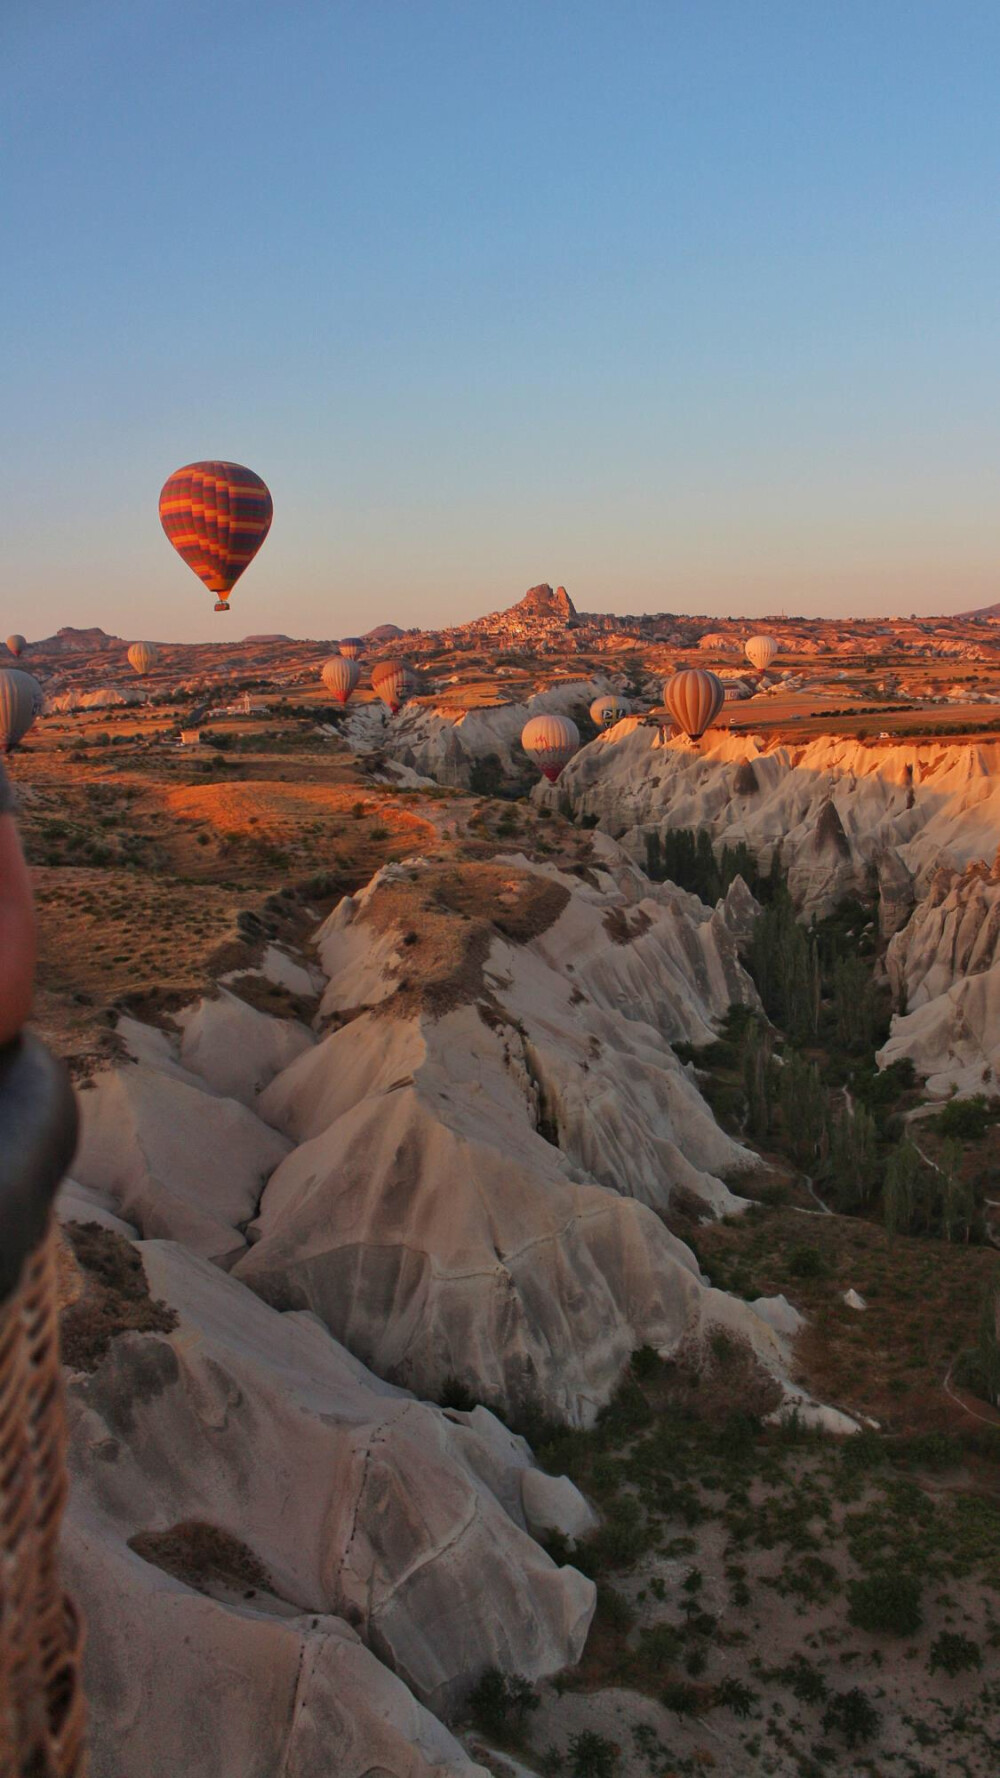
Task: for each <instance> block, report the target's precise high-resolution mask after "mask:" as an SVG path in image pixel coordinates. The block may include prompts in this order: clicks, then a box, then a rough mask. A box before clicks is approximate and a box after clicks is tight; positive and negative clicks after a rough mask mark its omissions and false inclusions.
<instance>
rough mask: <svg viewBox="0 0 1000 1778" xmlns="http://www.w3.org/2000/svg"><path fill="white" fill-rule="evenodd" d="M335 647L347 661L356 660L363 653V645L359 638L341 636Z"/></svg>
mask: <svg viewBox="0 0 1000 1778" xmlns="http://www.w3.org/2000/svg"><path fill="white" fill-rule="evenodd" d="M337 646H338V648H339V649H340V652H341V654H342V655H344V656H346V658H347V660H349V661H356V660H358V659H359V658H360V656H361V655H362V654H363V653H364V643H363V642H362V640H361V637H360V636H342V637H341V639H340V641H339V642H338V644H337Z"/></svg>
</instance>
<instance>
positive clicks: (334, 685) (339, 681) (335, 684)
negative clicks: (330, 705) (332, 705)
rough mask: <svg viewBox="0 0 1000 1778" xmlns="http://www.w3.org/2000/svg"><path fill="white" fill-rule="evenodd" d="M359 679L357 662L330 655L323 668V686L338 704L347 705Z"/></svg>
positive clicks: (341, 655) (340, 655)
mask: <svg viewBox="0 0 1000 1778" xmlns="http://www.w3.org/2000/svg"><path fill="white" fill-rule="evenodd" d="M360 678H361V668H360V667H359V666H358V663H357V661H350V660H348V658H347V656H346V655H343V654H335V655H331V657H330V659H329V660H328V661H327V662H326V665H325V666H324V668H323V673H322V679H323V684H324V685H325V686H326V689H327V691H328V692H329V693H330V696H331V697H332V698H336V700H337V703H338V704H346V703H347V700H348V698H349V697H350V695H351V693H352V691H353V690H354V687H355V686H356V685H357V683H358V680H359V679H360Z"/></svg>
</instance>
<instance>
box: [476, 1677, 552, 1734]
mask: <svg viewBox="0 0 1000 1778" xmlns="http://www.w3.org/2000/svg"><path fill="white" fill-rule="evenodd" d="M538 1704H539V1699H538V1696H537V1694H536V1692H535V1688H534V1686H533V1685H532V1684H531V1681H530V1680H528V1679H525V1678H524V1675H523V1674H521V1673H501V1671H500V1668H499V1667H487V1669H486V1671H485V1673H483V1674H482V1676H481V1677H480V1679H479V1680H478V1681H477V1683H476V1684H475V1686H474V1687H473V1689H472V1691H471V1692H470V1693H469V1714H470V1715H471V1717H472V1720H473V1722H474V1723H475V1725H476V1727H477V1729H481V1730H482V1732H483V1734H484V1735H511V1734H513V1735H519V1734H520V1733H521V1731H522V1729H523V1728H524V1723H525V1719H526V1717H527V1716H528V1714H529V1712H530V1711H532V1710H537V1709H538Z"/></svg>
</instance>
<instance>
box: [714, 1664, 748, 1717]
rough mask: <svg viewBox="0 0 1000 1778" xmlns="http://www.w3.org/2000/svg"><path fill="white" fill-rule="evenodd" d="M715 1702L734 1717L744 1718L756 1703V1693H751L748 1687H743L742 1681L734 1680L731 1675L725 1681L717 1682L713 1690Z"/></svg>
mask: <svg viewBox="0 0 1000 1778" xmlns="http://www.w3.org/2000/svg"><path fill="white" fill-rule="evenodd" d="M715 1702H716V1704H721V1705H723V1706H724V1707H725V1709H727V1710H731V1711H732V1712H733V1715H734V1716H739V1717H742V1718H745V1717H748V1716H749V1715H750V1713H751V1711H752V1709H753V1707H754V1705H755V1703H756V1702H757V1693H756V1692H755V1691H751V1689H750V1687H749V1686H748V1685H744V1684H743V1682H742V1680H740V1679H734V1678H733V1677H732V1675H731V1674H727V1676H726V1678H725V1679H720V1680H719V1683H718V1685H717V1686H716V1688H715Z"/></svg>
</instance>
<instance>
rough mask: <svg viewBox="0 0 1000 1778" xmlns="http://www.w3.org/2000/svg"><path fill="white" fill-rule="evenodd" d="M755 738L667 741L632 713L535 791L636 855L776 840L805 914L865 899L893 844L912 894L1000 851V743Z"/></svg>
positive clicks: (763, 856)
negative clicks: (563, 803)
mask: <svg viewBox="0 0 1000 1778" xmlns="http://www.w3.org/2000/svg"><path fill="white" fill-rule="evenodd" d="M761 739H762V738H761V737H759V738H758V740H755V739H754V737H753V736H750V735H743V734H741V735H728V734H726V733H724V732H723V731H710V732H709V734H708V735H706V736H705V737H704V739H703V740H702V741H700V742H698V743H697V744H693V743H691V742H689V741H687V740H685V739H683V738H682V739H680V740H674V741H664V739H663V737H662V734H661V732H660V730H659V729H657V728H656V727H655V726H653V725H650V724H649V723H643V722H641V721H639V720H638V719H636V718H634V717H626V718H625V720H624V721H623V722H620V723H619V724H618V725H617V726H616V727H615V728H613V729H611V730H609V732H608V733H607V734H605V735H601V736H599V737H598V739H597V740H596V741H593V742H591V744H590V745H589V746H588V747H585V748H583V749H582V751H581V752H580V753H579V754H577V756H576V757H575V759H572V760H571V761H570V763H569V765H568V766H567V767H566V768H565V770H564V771H563V773H562V776H561V777H560V779H559V782H558V784H557V785H555V786H548V785H541V786H539V788H538V790H537V791H536V793H535V794H536V797H537V799H538V800H539V801H541V802H543V803H549V804H550V805H552V806H556V805H557V804H558V802H559V799H560V798H562V797H566V798H568V799H569V801H570V803H571V804H572V806H573V808H574V810H575V812H577V813H578V814H581V815H586V814H590V815H596V816H597V817H598V820H599V822H600V825H601V826H602V828H604V829H605V830H606V831H608V832H609V833H612V834H614V835H616V836H620V837H621V839H622V843H623V845H624V846H625V847H626V849H627V850H628V851H629V852H631V853H632V854H633V855H634V856H635V857H637V858H639V859H640V860H644V859H645V855H646V834H647V832H649V831H651V830H657V831H662V830H663V829H665V828H668V827H691V828H707V829H708V830H709V832H710V833H711V834H712V836H713V839H714V840H715V841H716V843H718V844H722V843H726V842H728V843H729V844H730V845H734V844H736V843H738V842H739V841H741V840H742V841H745V842H746V844H747V845H748V846H749V847H750V849H751V851H752V852H753V853H754V854H755V856H756V858H757V859H758V861H760V862H762V863H764V864H767V863H768V862H769V861H770V858H771V854H772V852H773V850H774V848H775V847H776V846H777V845H779V844H780V845H781V848H782V860H783V863H784V866H785V868H786V870H787V872H788V881H789V887H790V889H791V891H792V894H793V896H794V897H795V900H796V902H797V903H798V905H799V906H800V907H801V909H802V910H803V911H804V912H813V911H816V912H822V911H825V910H826V909H828V908H830V907H831V906H832V905H833V904H834V903H835V902H836V901H837V900H838V899H839V898H840V897H841V896H842V895H845V894H856V893H859V892H862V891H863V890H865V888H866V886H867V885H868V882H869V875H870V872H872V871H877V868H878V864H879V860H880V858H881V857H882V855H883V854H884V853H885V852H886V850H887V849H888V850H891V851H893V852H895V853H897V854H898V856H899V858H900V859H901V860H902V862H903V864H904V865H905V867H906V869H907V870H908V872H909V873H910V876H911V877H912V878H913V879H914V880H915V883H916V887H917V891H918V893H919V892H920V891H921V890H922V889H923V888H924V887H925V886H926V884H927V882H928V880H929V878H930V876H931V875H932V874H933V872H934V870H935V869H936V868H937V867H938V865H939V864H940V863H941V862H942V861H944V862H946V863H949V864H950V865H952V866H953V867H955V868H959V869H960V868H962V867H963V866H964V865H965V864H967V863H969V862H970V861H971V860H973V859H976V858H981V857H983V856H986V857H990V858H992V856H993V854H994V852H995V850H996V835H997V831H998V822H1000V775H998V768H1000V746H998V745H997V744H992V743H991V744H988V745H987V744H978V745H967V744H966V745H963V744H958V743H951V744H948V743H937V742H908V743H901V744H899V745H892V746H889V745H886V746H875V747H870V746H865V745H864V744H863V743H861V742H859V741H855V740H843V739H834V738H829V737H826V738H821V739H819V740H816V741H812V742H810V743H808V744H807V745H804V746H802V747H787V746H780V747H769V746H767V745H763V746H762V745H759V744H758V742H759V740H761Z"/></svg>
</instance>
